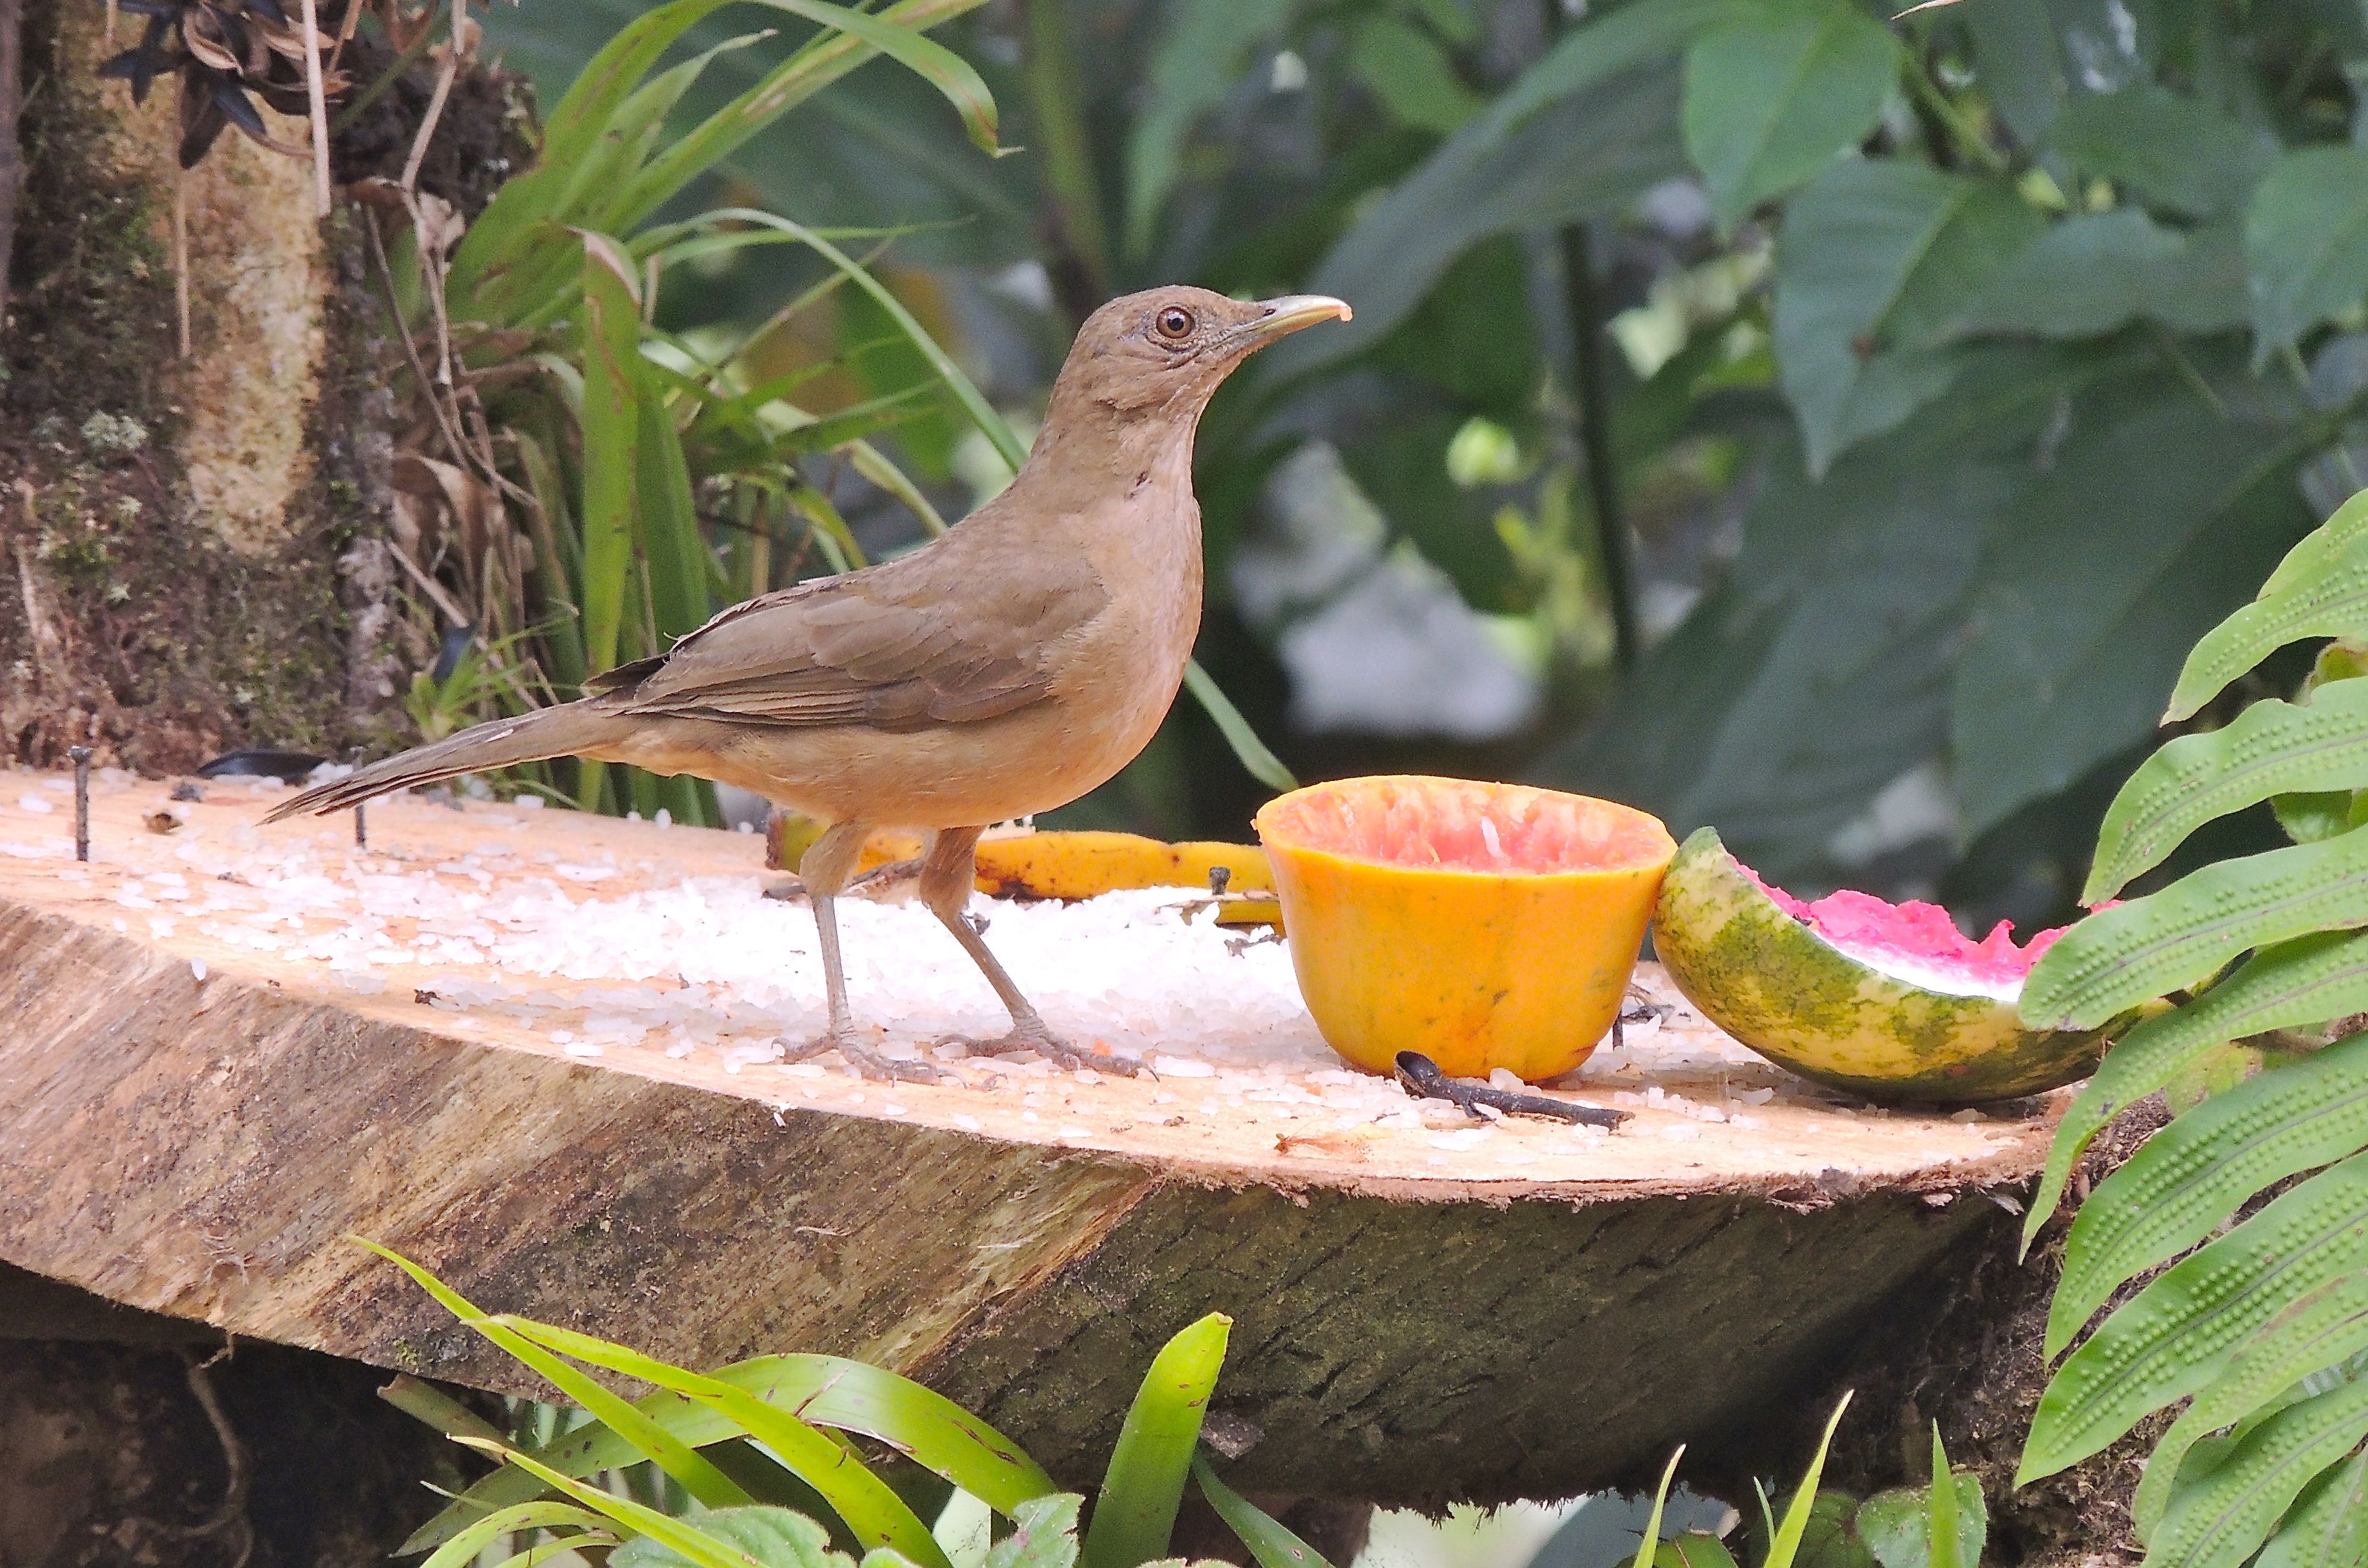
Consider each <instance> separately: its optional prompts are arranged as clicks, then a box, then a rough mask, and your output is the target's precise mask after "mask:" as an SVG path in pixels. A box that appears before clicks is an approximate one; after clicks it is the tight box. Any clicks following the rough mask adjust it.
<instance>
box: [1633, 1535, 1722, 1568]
mask: <svg viewBox="0 0 2368 1568" xmlns="http://www.w3.org/2000/svg"><path fill="white" fill-rule="evenodd" d="M1653 1568H1742V1565H1741V1564H1740V1563H1738V1562H1736V1560H1735V1553H1733V1552H1732V1551H1728V1550H1727V1549H1726V1543H1725V1541H1722V1540H1719V1539H1718V1537H1716V1536H1714V1535H1713V1534H1711V1533H1710V1532H1709V1531H1708V1530H1686V1531H1683V1532H1682V1533H1680V1534H1678V1535H1673V1536H1671V1537H1670V1538H1669V1539H1668V1540H1665V1541H1663V1542H1662V1543H1661V1545H1660V1549H1659V1550H1658V1551H1655V1552H1654V1553H1653Z"/></svg>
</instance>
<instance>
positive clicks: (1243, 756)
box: [1184, 659, 1299, 790]
mask: <svg viewBox="0 0 2368 1568" xmlns="http://www.w3.org/2000/svg"><path fill="white" fill-rule="evenodd" d="M1184 689H1185V690H1187V691H1189V692H1190V693H1191V694H1192V696H1193V698H1194V699H1196V700H1198V701H1199V703H1200V704H1201V708H1202V709H1203V710H1205V711H1206V712H1207V713H1208V715H1209V717H1210V718H1211V719H1212V720H1214V721H1215V722H1216V725H1217V729H1218V731H1219V733H1222V734H1224V737H1225V744H1227V745H1229V746H1231V747H1233V748H1234V756H1236V757H1237V758H1239V759H1240V761H1241V765H1242V766H1243V767H1245V768H1247V769H1248V770H1249V775H1250V777H1251V778H1255V779H1257V780H1258V782H1259V783H1261V784H1263V785H1265V786H1266V787H1267V788H1268V789H1269V790H1296V789H1298V788H1299V780H1298V779H1296V778H1292V776H1291V769H1289V768H1288V767H1284V766H1283V765H1282V759H1281V757H1279V756H1275V755H1274V753H1272V752H1270V751H1269V750H1268V749H1267V745H1266V743H1265V742H1264V741H1261V740H1259V739H1258V732H1257V731H1256V730H1253V729H1251V728H1250V722H1249V721H1248V720H1247V719H1245V718H1243V717H1242V712H1241V710H1240V709H1238V708H1236V707H1235V706H1234V704H1233V701H1232V699H1229V698H1227V697H1226V696H1225V694H1224V692H1223V691H1221V690H1219V689H1218V688H1217V683H1216V681H1215V680H1214V679H1213V678H1212V677H1211V676H1210V674H1209V672H1208V671H1206V670H1204V669H1202V668H1201V662H1200V661H1199V660H1198V659H1190V660H1187V661H1186V662H1185V665H1184Z"/></svg>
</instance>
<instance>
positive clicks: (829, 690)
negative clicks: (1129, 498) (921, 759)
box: [591, 551, 1107, 730]
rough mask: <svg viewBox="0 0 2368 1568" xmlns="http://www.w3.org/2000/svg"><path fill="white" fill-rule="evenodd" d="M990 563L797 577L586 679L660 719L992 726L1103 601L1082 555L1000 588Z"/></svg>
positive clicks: (1027, 696) (948, 562) (1033, 691)
mask: <svg viewBox="0 0 2368 1568" xmlns="http://www.w3.org/2000/svg"><path fill="white" fill-rule="evenodd" d="M930 553H931V554H933V555H935V554H936V552H935V551H932V552H930ZM993 565H994V563H993V562H976V561H972V562H962V561H960V560H958V559H956V558H954V557H951V556H939V557H938V559H935V560H929V561H924V560H923V559H922V558H921V557H919V556H912V557H907V558H905V560H903V561H898V562H891V563H889V564H888V565H886V566H882V567H872V568H870V569H868V570H866V571H861V572H850V573H848V574H844V575H842V576H837V577H825V578H821V579H818V580H816V581H814V582H811V583H801V584H799V585H797V586H796V587H794V588H787V589H783V590H782V591H781V592H780V593H774V594H766V595H764V596H762V597H757V598H753V599H749V600H747V601H746V602H744V603H741V604H737V605H734V606H733V607H732V608H729V609H726V610H724V611H723V613H722V614H720V615H718V616H717V617H716V618H715V619H712V620H711V621H709V622H708V623H707V624H706V625H705V626H702V627H700V629H699V630H698V631H694V632H692V633H690V635H689V636H687V637H685V638H684V639H683V640H682V641H681V642H677V643H676V644H675V646H674V649H673V651H672V652H671V653H667V654H666V656H665V657H664V658H662V659H644V660H642V661H640V662H639V663H638V664H633V665H624V666H622V667H620V668H619V669H616V670H612V671H610V672H609V673H608V674H607V675H605V676H596V677H595V679H594V680H593V682H592V683H591V684H592V685H593V686H594V687H595V688H596V689H598V690H602V691H605V692H607V693H608V694H609V697H610V699H611V700H612V701H614V702H615V703H616V704H617V705H618V706H619V707H620V708H621V709H622V710H625V711H627V712H631V713H643V714H650V715H654V716H655V715H668V716H676V717H683V718H708V719H724V720H736V721H738V722H743V723H757V724H868V725H871V726H872V727H874V728H877V729H887V730H895V729H907V728H914V727H917V726H919V725H923V724H929V723H965V722H974V721H977V720H983V719H992V718H995V717H996V716H998V715H1000V714H1004V713H1009V712H1011V711H1013V710H1016V709H1019V708H1024V707H1026V706H1027V705H1028V704H1030V703H1031V702H1035V701H1038V700H1041V699H1042V698H1043V697H1044V696H1045V695H1046V694H1047V693H1048V692H1049V691H1050V690H1051V689H1052V684H1051V678H1050V676H1049V674H1048V671H1047V665H1046V654H1047V652H1048V648H1047V645H1048V644H1050V643H1051V642H1053V641H1054V640H1055V639H1057V638H1059V637H1060V636H1061V635H1062V634H1063V633H1064V632H1067V631H1072V630H1074V629H1075V628H1076V627H1078V626H1080V625H1083V624H1084V623H1085V622H1086V621H1087V620H1090V619H1093V617H1094V616H1095V615H1097V614H1099V612H1100V610H1101V608H1102V606H1103V604H1104V602H1105V601H1106V598H1107V596H1106V594H1105V592H1104V590H1103V587H1102V585H1101V582H1100V579H1099V577H1098V576H1097V575H1096V574H1094V572H1093V570H1092V568H1091V567H1090V566H1088V565H1087V563H1086V562H1083V561H1080V560H1076V559H1067V560H1056V561H1050V562H1047V561H1034V562H1030V565H1029V569H1028V571H1027V572H1026V573H1025V574H1024V580H1015V581H1013V582H1011V583H1010V584H1009V585H1006V586H998V585H996V582H995V581H994V574H993ZM964 568H968V569H969V570H967V571H965V570H964ZM1012 575H1013V576H1014V578H1015V579H1019V578H1020V577H1021V576H1022V575H1023V574H1012Z"/></svg>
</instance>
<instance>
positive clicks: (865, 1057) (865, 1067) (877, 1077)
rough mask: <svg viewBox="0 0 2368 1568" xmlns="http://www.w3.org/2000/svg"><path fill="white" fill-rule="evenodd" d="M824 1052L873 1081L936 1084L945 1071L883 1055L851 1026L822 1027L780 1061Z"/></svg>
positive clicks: (792, 1060) (803, 1057) (924, 1063)
mask: <svg viewBox="0 0 2368 1568" xmlns="http://www.w3.org/2000/svg"><path fill="white" fill-rule="evenodd" d="M825 1051H837V1052H838V1054H839V1056H840V1057H841V1058H842V1059H843V1060H845V1062H847V1064H848V1066H849V1067H852V1068H854V1069H855V1071H856V1072H857V1073H858V1074H860V1075H861V1076H863V1077H866V1078H869V1079H871V1080H872V1081H873V1082H874V1083H883V1084H939V1083H943V1082H944V1081H945V1074H942V1073H940V1072H939V1071H938V1070H937V1069H936V1068H934V1067H932V1066H930V1065H929V1064H928V1062H899V1061H897V1060H896V1059H895V1058H894V1057H893V1056H882V1055H881V1054H880V1053H879V1052H878V1051H874V1050H872V1049H871V1047H870V1046H868V1045H865V1044H863V1043H862V1042H861V1041H860V1040H857V1039H856V1038H855V1031H854V1030H853V1029H825V1030H824V1031H823V1032H822V1033H820V1034H818V1035H816V1036H814V1039H812V1040H808V1041H806V1042H805V1043H804V1044H803V1045H799V1046H792V1047H791V1048H790V1051H789V1053H788V1054H787V1055H785V1056H784V1057H783V1058H782V1060H783V1061H784V1062H805V1061H809V1060H811V1059H812V1058H814V1057H817V1056H820V1055H821V1054H822V1053H823V1052H825Z"/></svg>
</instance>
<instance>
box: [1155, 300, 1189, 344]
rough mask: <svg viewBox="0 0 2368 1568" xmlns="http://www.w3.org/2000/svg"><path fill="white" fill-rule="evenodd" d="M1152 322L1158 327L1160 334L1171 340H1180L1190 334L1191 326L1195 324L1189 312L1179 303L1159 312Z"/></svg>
mask: <svg viewBox="0 0 2368 1568" xmlns="http://www.w3.org/2000/svg"><path fill="white" fill-rule="evenodd" d="M1154 324H1155V325H1156V326H1157V327H1158V328H1159V335H1160V336H1162V337H1165V338H1167V339H1170V340H1171V341H1180V340H1182V339H1184V338H1187V337H1190V336H1191V335H1192V328H1193V326H1194V325H1195V323H1194V321H1193V319H1192V312H1190V311H1188V310H1186V309H1185V308H1184V307H1183V306H1181V305H1170V306H1168V307H1167V309H1166V310H1164V311H1162V312H1159V314H1158V317H1157V318H1156V321H1155V323H1154Z"/></svg>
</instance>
